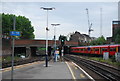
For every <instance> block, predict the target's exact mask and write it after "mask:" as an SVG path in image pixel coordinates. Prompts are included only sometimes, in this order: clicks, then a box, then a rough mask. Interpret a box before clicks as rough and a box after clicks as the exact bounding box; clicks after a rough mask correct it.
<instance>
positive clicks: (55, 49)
mask: <svg viewBox="0 0 120 81" xmlns="http://www.w3.org/2000/svg"><path fill="white" fill-rule="evenodd" d="M55 50H56V27H55Z"/></svg>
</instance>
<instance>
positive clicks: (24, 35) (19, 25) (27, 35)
mask: <svg viewBox="0 0 120 81" xmlns="http://www.w3.org/2000/svg"><path fill="white" fill-rule="evenodd" d="M14 17H16V31H20V32H21V36H20V39H34V37H35V36H34V33H33V32H34V28H33V26H32V25H31V21H29V19H28V18H26V17H25V16H15V15H13V14H4V13H2V34H3V35H6V36H9V32H10V31H13V18H14Z"/></svg>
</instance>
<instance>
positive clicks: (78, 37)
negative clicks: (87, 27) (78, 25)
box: [70, 31, 94, 43]
mask: <svg viewBox="0 0 120 81" xmlns="http://www.w3.org/2000/svg"><path fill="white" fill-rule="evenodd" d="M92 39H94V38H91V37H89V36H88V35H86V34H81V33H80V32H77V31H76V32H75V33H74V34H72V35H71V36H70V41H75V42H85V43H87V42H90V41H91V40H92Z"/></svg>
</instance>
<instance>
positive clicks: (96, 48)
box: [70, 44, 120, 56]
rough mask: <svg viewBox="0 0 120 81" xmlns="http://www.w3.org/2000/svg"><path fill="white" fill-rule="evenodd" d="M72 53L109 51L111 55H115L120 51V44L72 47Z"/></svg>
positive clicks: (101, 52) (102, 52) (96, 53)
mask: <svg viewBox="0 0 120 81" xmlns="http://www.w3.org/2000/svg"><path fill="white" fill-rule="evenodd" d="M70 50H71V53H79V54H80V53H82V54H89V55H90V54H92V55H93V54H95V55H103V54H104V52H109V55H110V56H113V55H115V53H116V52H120V45H119V44H117V45H98V46H80V47H71V48H70Z"/></svg>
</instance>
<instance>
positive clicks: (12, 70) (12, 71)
mask: <svg viewBox="0 0 120 81" xmlns="http://www.w3.org/2000/svg"><path fill="white" fill-rule="evenodd" d="M15 23H16V17H15V16H14V19H13V30H14V31H15ZM14 41H15V39H14V37H13V47H12V68H11V81H13V74H14Z"/></svg>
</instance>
